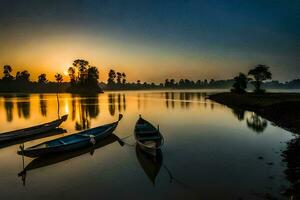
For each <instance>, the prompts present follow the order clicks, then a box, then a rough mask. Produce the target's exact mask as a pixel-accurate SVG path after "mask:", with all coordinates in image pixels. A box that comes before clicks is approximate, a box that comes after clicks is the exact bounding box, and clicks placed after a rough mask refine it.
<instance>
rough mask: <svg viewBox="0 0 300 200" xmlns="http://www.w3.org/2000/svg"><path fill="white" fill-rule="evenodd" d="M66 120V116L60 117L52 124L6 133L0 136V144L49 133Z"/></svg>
mask: <svg viewBox="0 0 300 200" xmlns="http://www.w3.org/2000/svg"><path fill="white" fill-rule="evenodd" d="M67 118H68V115H64V116H62V117H61V118H60V119H57V120H54V121H52V122H48V123H45V124H40V125H37V126H32V127H29V128H24V129H19V130H15V131H10V132H6V133H2V134H0V142H1V143H3V142H8V141H12V140H19V139H22V138H27V137H32V136H35V135H38V134H40V133H45V132H47V131H50V130H52V129H55V128H57V127H59V126H60V125H61V123H63V122H64V121H66V120H67Z"/></svg>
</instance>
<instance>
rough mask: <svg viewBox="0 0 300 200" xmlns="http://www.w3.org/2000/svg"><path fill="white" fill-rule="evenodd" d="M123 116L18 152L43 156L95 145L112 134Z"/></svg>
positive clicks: (32, 155)
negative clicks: (111, 121)
mask: <svg viewBox="0 0 300 200" xmlns="http://www.w3.org/2000/svg"><path fill="white" fill-rule="evenodd" d="M122 117H123V116H122V115H121V114H120V115H119V119H118V121H116V122H113V123H111V124H106V125H103V126H98V127H95V128H92V129H88V130H85V131H81V132H79V133H76V134H72V135H68V136H65V137H61V138H58V139H54V140H50V141H47V142H43V143H41V144H38V145H35V146H32V147H29V148H27V149H21V150H20V151H18V154H20V155H24V156H27V157H41V156H45V155H49V154H59V153H64V152H68V151H74V150H77V149H80V148H83V147H86V146H89V145H94V144H96V142H97V141H99V140H101V139H103V138H105V137H107V136H109V135H110V134H112V133H113V131H114V130H115V129H116V128H117V126H118V123H119V121H120V120H121V119H122Z"/></svg>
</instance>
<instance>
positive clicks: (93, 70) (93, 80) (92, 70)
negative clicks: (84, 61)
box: [86, 67, 99, 86]
mask: <svg viewBox="0 0 300 200" xmlns="http://www.w3.org/2000/svg"><path fill="white" fill-rule="evenodd" d="M98 79H99V71H98V69H97V67H89V68H88V70H87V81H86V82H87V84H88V85H90V86H94V85H97V84H98Z"/></svg>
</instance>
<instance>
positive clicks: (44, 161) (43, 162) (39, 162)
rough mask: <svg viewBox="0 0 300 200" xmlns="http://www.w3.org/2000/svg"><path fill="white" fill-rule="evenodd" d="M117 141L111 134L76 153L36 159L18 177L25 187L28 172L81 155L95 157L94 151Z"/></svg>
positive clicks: (69, 152) (116, 137) (51, 155)
mask: <svg viewBox="0 0 300 200" xmlns="http://www.w3.org/2000/svg"><path fill="white" fill-rule="evenodd" d="M116 141H120V139H119V138H118V136H116V135H114V134H110V135H108V136H107V137H105V138H104V139H102V140H101V141H99V142H97V143H96V144H95V145H92V146H91V145H90V146H86V147H84V148H80V149H77V150H75V151H68V152H64V153H61V154H58V155H57V154H49V155H47V156H42V157H38V158H35V159H34V160H32V161H31V162H30V163H29V164H28V165H27V166H26V167H24V168H23V170H22V171H21V172H20V173H18V176H19V177H22V181H23V184H24V185H25V179H26V175H27V172H29V171H31V170H35V169H39V168H43V167H47V166H50V165H54V164H56V163H60V162H63V161H66V160H70V159H72V158H75V157H78V156H81V155H83V154H87V153H90V154H91V155H93V154H94V151H95V150H96V149H100V148H102V147H105V146H107V145H110V144H112V143H114V142H116ZM120 145H121V144H120Z"/></svg>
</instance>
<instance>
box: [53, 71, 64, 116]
mask: <svg viewBox="0 0 300 200" xmlns="http://www.w3.org/2000/svg"><path fill="white" fill-rule="evenodd" d="M55 80H56V82H57V93H56V97H57V116H58V118H60V116H59V97H58V93H59V87H60V85H61V83H62V81H63V76H62V75H61V74H59V73H57V74H55Z"/></svg>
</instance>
